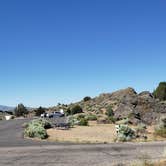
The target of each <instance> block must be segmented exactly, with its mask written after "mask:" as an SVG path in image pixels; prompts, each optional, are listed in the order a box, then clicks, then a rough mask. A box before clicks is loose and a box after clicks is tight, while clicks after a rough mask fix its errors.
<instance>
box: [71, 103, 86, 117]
mask: <svg viewBox="0 0 166 166" xmlns="http://www.w3.org/2000/svg"><path fill="white" fill-rule="evenodd" d="M82 112H83V110H82V108H81V106H79V105H75V106H73V107H72V108H71V114H72V115H74V114H78V113H82Z"/></svg>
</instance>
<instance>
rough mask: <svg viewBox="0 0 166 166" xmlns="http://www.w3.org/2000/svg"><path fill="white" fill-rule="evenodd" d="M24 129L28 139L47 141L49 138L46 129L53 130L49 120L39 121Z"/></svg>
mask: <svg viewBox="0 0 166 166" xmlns="http://www.w3.org/2000/svg"><path fill="white" fill-rule="evenodd" d="M24 127H25V130H24V135H25V136H26V137H30V138H35V137H37V138H40V139H45V138H47V137H48V135H47V132H46V129H48V128H51V124H50V123H49V122H48V121H47V120H44V119H37V120H32V121H31V122H29V123H28V124H25V125H24Z"/></svg>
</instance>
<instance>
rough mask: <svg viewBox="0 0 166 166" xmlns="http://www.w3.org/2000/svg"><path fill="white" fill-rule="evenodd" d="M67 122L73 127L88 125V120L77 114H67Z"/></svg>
mask: <svg viewBox="0 0 166 166" xmlns="http://www.w3.org/2000/svg"><path fill="white" fill-rule="evenodd" d="M68 123H69V125H70V127H73V126H74V125H79V126H88V120H87V119H86V118H85V117H81V116H77V117H74V116H69V118H68Z"/></svg>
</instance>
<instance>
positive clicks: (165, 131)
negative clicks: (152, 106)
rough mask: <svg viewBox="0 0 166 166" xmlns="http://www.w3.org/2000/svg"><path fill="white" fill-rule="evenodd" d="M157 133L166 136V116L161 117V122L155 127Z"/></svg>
mask: <svg viewBox="0 0 166 166" xmlns="http://www.w3.org/2000/svg"><path fill="white" fill-rule="evenodd" d="M155 135H159V136H161V137H164V138H166V116H164V117H161V118H160V120H159V124H158V125H156V127H155Z"/></svg>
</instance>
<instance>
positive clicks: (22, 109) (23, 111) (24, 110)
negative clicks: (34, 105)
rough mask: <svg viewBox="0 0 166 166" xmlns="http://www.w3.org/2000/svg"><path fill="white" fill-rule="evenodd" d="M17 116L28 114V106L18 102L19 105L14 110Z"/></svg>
mask: <svg viewBox="0 0 166 166" xmlns="http://www.w3.org/2000/svg"><path fill="white" fill-rule="evenodd" d="M14 114H15V116H18V117H19V116H25V115H27V114H28V110H27V108H26V107H25V106H24V105H23V104H18V106H17V107H16V108H15V110H14Z"/></svg>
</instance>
